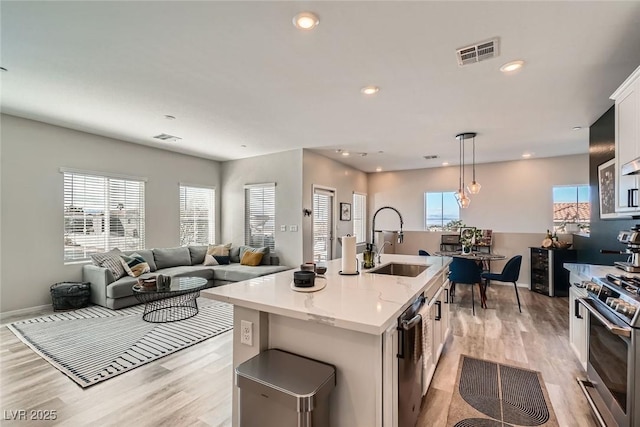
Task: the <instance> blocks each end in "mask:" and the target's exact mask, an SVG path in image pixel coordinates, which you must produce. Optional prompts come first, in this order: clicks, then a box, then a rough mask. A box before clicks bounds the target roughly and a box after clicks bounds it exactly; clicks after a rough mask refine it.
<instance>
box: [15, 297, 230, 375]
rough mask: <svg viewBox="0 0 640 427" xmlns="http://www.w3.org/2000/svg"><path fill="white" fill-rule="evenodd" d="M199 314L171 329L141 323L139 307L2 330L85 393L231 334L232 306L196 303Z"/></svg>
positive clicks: (86, 311)
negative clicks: (60, 372) (171, 355)
mask: <svg viewBox="0 0 640 427" xmlns="http://www.w3.org/2000/svg"><path fill="white" fill-rule="evenodd" d="M198 307H199V313H198V314H197V315H196V316H194V317H191V318H189V319H185V320H181V321H179V322H172V323H148V322H145V321H144V320H142V312H143V308H144V306H143V305H142V304H141V305H136V306H134V307H128V308H124V309H120V310H110V309H108V308H104V307H99V306H91V307H87V308H81V309H78V310H74V311H68V312H63V313H55V314H52V315H49V316H43V317H37V318H34V319H29V320H23V321H20V322H15V323H12V324H10V325H7V327H8V328H9V329H10V330H11V331H12V332H13V333H14V334H15V335H16V336H17V337H18V338H19V339H20V340H22V342H24V343H25V344H26V345H28V346H29V347H31V349H32V350H33V351H35V352H36V353H38V354H39V355H40V356H41V357H42V358H44V359H45V360H46V361H47V362H49V363H51V364H52V365H53V366H55V367H56V368H57V369H59V370H60V371H62V372H63V373H64V374H65V375H67V376H68V377H69V378H71V379H72V380H74V381H75V382H76V383H77V384H78V385H80V386H81V387H83V388H85V387H89V386H91V385H94V384H97V383H99V382H101V381H105V380H107V379H109V378H113V377H115V376H116V375H120V374H122V373H125V372H127V371H130V370H132V369H135V368H137V367H138V366H142V365H144V364H146V363H149V362H152V361H154V360H157V359H160V358H161V357H164V356H167V355H169V354H172V353H175V352H177V351H180V350H182V349H184V348H187V347H189V346H192V345H194V344H197V343H199V342H202V341H204V340H206V339H209V338H212V337H215V336H216V335H219V334H221V333H223V332H226V331H229V330H231V329H232V328H233V306H232V305H229V304H226V303H223V302H218V301H212V300H208V299H205V298H199V299H198Z"/></svg>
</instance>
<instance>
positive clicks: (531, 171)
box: [369, 154, 589, 233]
mask: <svg viewBox="0 0 640 427" xmlns="http://www.w3.org/2000/svg"><path fill="white" fill-rule="evenodd" d="M469 171H470V168H469V170H467V172H466V180H467V183H468V182H469V181H470V175H469ZM476 179H477V181H478V182H479V183H480V184H482V189H481V191H480V193H479V194H476V195H472V196H471V205H470V207H469V208H467V209H461V210H460V219H462V221H463V222H464V223H465V224H467V225H470V226H474V227H478V228H488V229H492V230H493V231H497V232H515V233H539V232H544V231H546V230H547V229H548V228H551V227H552V225H553V220H552V213H553V198H552V187H553V186H554V185H576V184H589V156H588V155H587V154H580V155H573V156H563V157H552V158H544V159H529V160H518V161H511V162H500V163H487V164H481V165H477V166H476ZM457 189H458V169H457V168H456V167H455V166H450V167H442V168H432V169H415V170H409V171H398V172H380V173H371V174H369V216H371V215H372V214H373V213H374V212H375V211H376V210H377V209H378V208H380V207H382V206H385V205H390V206H393V207H394V208H396V209H398V210H399V211H400V213H401V214H402V216H403V218H404V223H405V225H404V228H405V230H424V193H425V192H427V191H434V192H436V191H456V190H457ZM387 212H391V211H382V212H380V214H379V215H378V217H377V218H376V228H377V229H390V230H396V229H398V219H397V216H396V215H390V214H389V215H387ZM383 214H384V215H383Z"/></svg>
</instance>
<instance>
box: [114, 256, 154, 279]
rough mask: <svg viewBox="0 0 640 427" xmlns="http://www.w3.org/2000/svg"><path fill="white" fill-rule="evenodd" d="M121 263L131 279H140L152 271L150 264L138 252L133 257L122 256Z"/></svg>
mask: <svg viewBox="0 0 640 427" xmlns="http://www.w3.org/2000/svg"><path fill="white" fill-rule="evenodd" d="M120 261H121V262H122V266H123V267H124V271H126V272H127V274H128V275H129V276H131V277H138V276H140V275H141V274H144V273H149V272H150V271H151V269H150V268H149V264H148V263H147V262H146V261H145V260H144V258H143V257H142V255H140V254H139V253H136V252H134V253H132V254H131V255H120Z"/></svg>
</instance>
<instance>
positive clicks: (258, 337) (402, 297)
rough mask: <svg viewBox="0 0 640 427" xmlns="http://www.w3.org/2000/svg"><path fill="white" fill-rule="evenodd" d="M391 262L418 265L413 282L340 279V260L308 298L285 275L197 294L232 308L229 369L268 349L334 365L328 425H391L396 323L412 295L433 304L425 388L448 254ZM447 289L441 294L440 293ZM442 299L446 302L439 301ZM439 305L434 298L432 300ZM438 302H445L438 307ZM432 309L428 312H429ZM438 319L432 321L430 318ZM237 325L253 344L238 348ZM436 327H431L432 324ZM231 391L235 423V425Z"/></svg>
mask: <svg viewBox="0 0 640 427" xmlns="http://www.w3.org/2000/svg"><path fill="white" fill-rule="evenodd" d="M381 261H382V262H381V264H382V265H384V264H386V263H389V262H396V263H408V264H421V265H425V266H426V267H427V268H426V269H425V270H424V271H423V272H422V273H420V274H419V275H418V276H416V277H403V276H394V275H384V274H376V273H371V272H367V271H363V272H361V274H359V275H355V276H343V275H340V274H338V271H339V270H340V267H341V260H339V259H338V260H333V261H329V262H327V272H326V273H325V275H324V276H325V278H324V279H322V278H318V279H317V280H318V281H320V280H326V287H325V288H324V289H322V290H320V291H317V292H312V293H302V292H296V291H294V290H292V289H291V283H292V281H293V271H294V270H290V271H285V272H282V273H276V274H272V275H269V276H263V277H258V278H256V279H251V280H247V281H244V282H239V283H233V284H229V285H225V286H220V287H217V288H212V289H207V290H204V291H202V296H204V297H207V298H212V299H216V300H219V301H224V302H228V303H230V304H233V305H234V337H233V366H234V368H235V367H237V366H238V365H239V364H240V363H242V362H244V361H246V360H248V359H250V358H251V357H253V356H255V355H257V354H258V353H260V352H261V351H264V350H267V349H269V348H278V349H281V350H286V351H289V352H292V353H295V354H299V355H301V356H305V357H309V358H312V359H316V360H319V361H322V362H325V363H329V364H332V365H334V366H335V367H336V388H335V390H333V392H332V394H331V398H330V408H331V425H332V426H334V427H340V426H344V427H352V426H367V427H369V426H371V427H374V426H377V427H381V426H394V425H397V418H398V414H397V401H398V399H397V386H396V383H397V375H398V374H397V372H398V371H397V358H396V354H397V352H398V338H397V337H398V331H397V330H396V326H397V319H398V317H399V316H400V314H401V313H402V312H403V311H404V310H405V309H406V308H407V307H408V306H409V305H411V304H412V303H413V302H414V301H415V299H416V298H417V297H419V296H420V295H423V294H424V295H425V296H426V298H427V303H429V304H431V303H432V302H436V303H437V304H438V309H439V311H438V316H437V319H436V318H435V317H436V316H435V315H434V316H433V317H434V318H433V319H430V320H433V321H434V324H433V327H431V328H430V330H429V334H430V335H429V338H428V340H429V341H431V342H430V343H429V345H432V348H433V351H432V352H428V353H429V354H426V355H425V357H431V360H430V361H429V362H428V363H427V364H426V365H427V366H426V368H425V371H426V372H425V373H424V378H423V383H424V385H423V390H422V392H423V393H424V392H425V391H426V385H427V383H428V381H429V380H430V376H431V375H432V373H433V370H434V369H435V364H436V362H437V359H438V356H439V354H440V352H441V351H442V347H443V345H444V340H445V339H446V337H447V336H448V334H449V327H448V304H447V303H448V299H449V298H448V283H449V282H448V279H447V276H448V265H449V263H450V262H451V258H448V257H423V256H410V255H390V254H389V255H387V254H383V255H382V260H381ZM445 291H446V292H445ZM444 295H446V298H445V297H444ZM436 300H437V301H436ZM443 302H444V304H442V303H443ZM435 311H436V310H435V307H434V310H433V312H434V313H435ZM436 320H437V321H436ZM241 321H249V322H251V323H252V342H251V345H246V344H241V342H240V341H241V337H240V335H241V334H240V329H241V327H240V325H241ZM436 323H437V325H436ZM237 396H238V393H237V388H236V387H235V386H233V405H232V406H233V425H234V426H238V425H239V424H238V401H237Z"/></svg>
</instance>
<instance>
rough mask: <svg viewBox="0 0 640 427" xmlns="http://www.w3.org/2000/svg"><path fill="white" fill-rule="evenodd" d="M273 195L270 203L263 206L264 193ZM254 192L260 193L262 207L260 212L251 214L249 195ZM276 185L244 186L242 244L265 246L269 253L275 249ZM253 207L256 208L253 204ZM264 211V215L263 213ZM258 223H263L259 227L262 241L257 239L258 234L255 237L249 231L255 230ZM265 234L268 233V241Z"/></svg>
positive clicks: (271, 183)
mask: <svg viewBox="0 0 640 427" xmlns="http://www.w3.org/2000/svg"><path fill="white" fill-rule="evenodd" d="M267 191H268V192H269V193H272V194H273V201H272V203H268V204H266V205H265V203H264V202H265V196H266V194H267V193H266V192H267ZM252 192H256V194H259V193H262V207H261V209H260V212H261V213H259V212H252V204H251V200H250V198H251V193H252ZM276 197H277V194H276V183H275V182H266V183H260V184H246V185H245V186H244V243H245V245H248V246H253V247H262V246H266V247H268V248H269V249H270V250H271V251H275V249H276ZM254 206H256V205H255V204H254ZM265 211H266V213H265ZM256 214H258V215H263V216H264V217H265V218H263V219H260V220H256V218H253V221H252V218H251V217H252V216H255V215H256ZM259 222H263V224H262V225H261V227H263V228H262V239H260V238H258V236H259V235H258V234H256V235H255V236H254V235H253V234H252V232H251V230H252V229H253V228H256V227H257V226H258V225H257V224H258V223H259ZM267 233H270V234H271V236H272V238H271V239H270V240H268V239H267Z"/></svg>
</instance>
